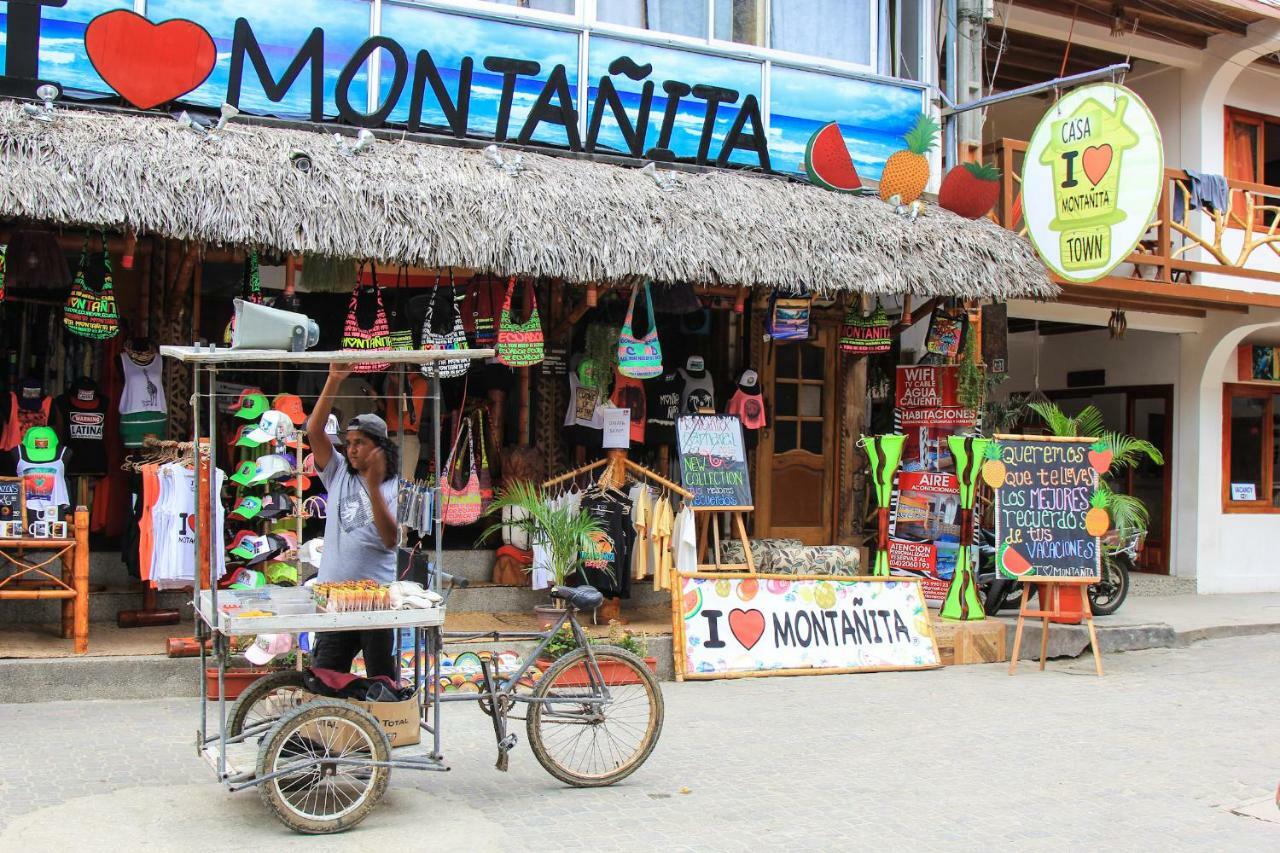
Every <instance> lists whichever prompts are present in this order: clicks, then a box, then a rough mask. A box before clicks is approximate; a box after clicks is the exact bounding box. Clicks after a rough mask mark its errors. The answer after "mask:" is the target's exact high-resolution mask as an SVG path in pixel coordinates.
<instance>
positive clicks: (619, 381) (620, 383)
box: [610, 373, 647, 444]
mask: <svg viewBox="0 0 1280 853" xmlns="http://www.w3.org/2000/svg"><path fill="white" fill-rule="evenodd" d="M610 401H611V402H612V403H613V405H615V406H617V407H618V408H619V409H630V410H631V442H632V443H633V444H644V422H645V416H646V414H647V412H646V411H645V399H644V383H642V382H641V381H640V380H639V379H634V378H632V377H630V376H623V375H622V374H621V373H618V374H616V375H615V376H614V378H613V396H612V397H611V398H610Z"/></svg>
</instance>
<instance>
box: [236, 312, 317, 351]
mask: <svg viewBox="0 0 1280 853" xmlns="http://www.w3.org/2000/svg"><path fill="white" fill-rule="evenodd" d="M234 302H235V312H236V314H235V317H236V319H235V328H234V329H233V330H232V332H231V348H232V349H279V350H288V351H290V352H302V351H303V350H308V349H310V348H311V347H313V346H315V345H316V344H318V343H320V327H319V326H318V325H316V321H315V320H312V319H311V318H310V317H308V316H307V315H306V314H298V313H296V312H294V311H282V310H280V309H279V308H269V307H267V306H266V305H258V304H256V303H253V302H246V301H245V300H243V299H236V300H234Z"/></svg>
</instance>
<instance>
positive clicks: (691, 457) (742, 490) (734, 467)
mask: <svg viewBox="0 0 1280 853" xmlns="http://www.w3.org/2000/svg"><path fill="white" fill-rule="evenodd" d="M676 449H677V450H678V452H679V454H680V484H681V485H682V486H684V487H685V488H686V489H688V490H689V491H691V492H693V505H694V507H695V508H697V507H747V508H749V507H751V506H753V504H752V503H751V475H750V472H748V470H747V451H746V446H745V444H744V443H743V440H742V422H741V421H739V420H738V418H737V417H736V416H734V415H681V416H680V417H678V418H676Z"/></svg>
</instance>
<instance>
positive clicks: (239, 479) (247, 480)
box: [231, 459, 258, 486]
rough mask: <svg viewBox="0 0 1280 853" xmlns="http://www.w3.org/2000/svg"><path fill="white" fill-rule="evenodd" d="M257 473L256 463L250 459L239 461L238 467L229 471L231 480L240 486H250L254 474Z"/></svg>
mask: <svg viewBox="0 0 1280 853" xmlns="http://www.w3.org/2000/svg"><path fill="white" fill-rule="evenodd" d="M257 473H258V463H257V462H254V461H253V460H252V459H250V460H248V461H245V462H241V463H240V467H238V468H236V470H235V471H233V472H232V473H231V482H233V483H235V484H237V485H240V486H252V485H253V478H254V475H256V474H257Z"/></svg>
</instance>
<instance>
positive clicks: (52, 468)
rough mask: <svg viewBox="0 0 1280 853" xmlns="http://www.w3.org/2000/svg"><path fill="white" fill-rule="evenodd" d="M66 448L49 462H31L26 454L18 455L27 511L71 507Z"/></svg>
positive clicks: (61, 448) (60, 449)
mask: <svg viewBox="0 0 1280 853" xmlns="http://www.w3.org/2000/svg"><path fill="white" fill-rule="evenodd" d="M65 456H66V448H64V447H59V448H58V455H57V456H56V457H54V458H53V459H50V460H49V461H48V462H29V461H27V458H26V456H25V455H24V454H22V453H21V452H19V454H18V476H19V477H21V478H22V485H23V487H24V489H25V491H26V503H27V509H28V510H32V511H34V512H41V511H43V510H45V509H47V508H49V507H59V506H69V505H70V504H71V495H70V493H68V492H67V476H66V475H67V466H66V463H65V462H64V461H63V458H64V457H65Z"/></svg>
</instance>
